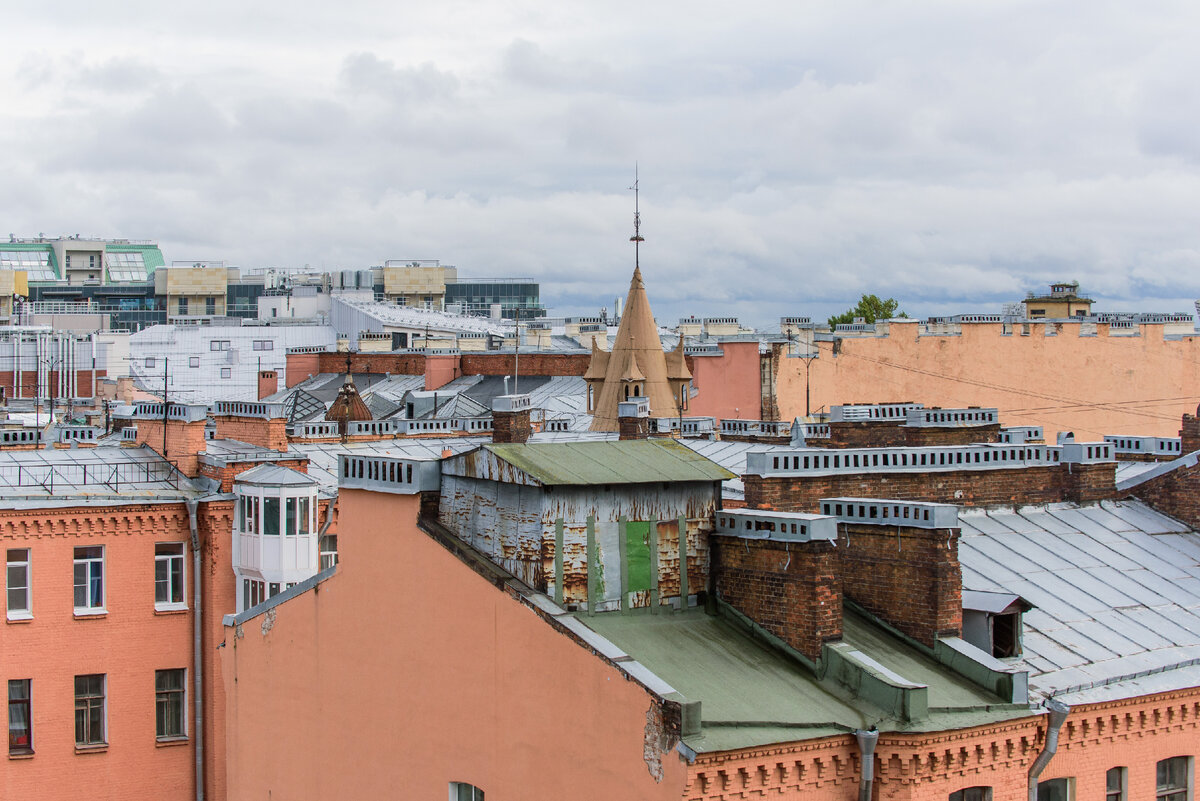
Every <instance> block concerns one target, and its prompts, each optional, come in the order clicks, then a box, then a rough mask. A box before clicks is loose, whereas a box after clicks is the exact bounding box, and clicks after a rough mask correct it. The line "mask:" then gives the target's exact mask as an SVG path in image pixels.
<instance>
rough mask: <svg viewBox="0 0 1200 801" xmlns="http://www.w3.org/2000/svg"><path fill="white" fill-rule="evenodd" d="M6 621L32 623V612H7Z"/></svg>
mask: <svg viewBox="0 0 1200 801" xmlns="http://www.w3.org/2000/svg"><path fill="white" fill-rule="evenodd" d="M8 622H9V623H32V622H33V613H32V612H9V613H8Z"/></svg>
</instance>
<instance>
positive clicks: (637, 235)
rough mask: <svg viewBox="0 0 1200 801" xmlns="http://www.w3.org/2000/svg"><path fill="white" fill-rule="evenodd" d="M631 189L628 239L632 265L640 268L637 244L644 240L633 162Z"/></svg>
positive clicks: (636, 175) (635, 163) (636, 171)
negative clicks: (630, 219) (631, 229)
mask: <svg viewBox="0 0 1200 801" xmlns="http://www.w3.org/2000/svg"><path fill="white" fill-rule="evenodd" d="M629 188H630V189H632V190H633V236H631V237H629V241H630V242H632V243H633V266H634V269H636V270H639V271H640V270H641V268H642V265H641V260H640V256H641V254H640V252H639V246H640V245H641V243H642V242H645V241H646V240H644V239H642V233H641V231H642V212H641V209H640V207H639V204H638V165H637V162H636V161H635V162H634V163H633V186H631V187H629Z"/></svg>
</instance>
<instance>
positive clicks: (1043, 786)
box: [1037, 779, 1075, 801]
mask: <svg viewBox="0 0 1200 801" xmlns="http://www.w3.org/2000/svg"><path fill="white" fill-rule="evenodd" d="M1073 785H1074V780H1073V779H1050V780H1049V781H1044V782H1038V786H1037V797H1038V801H1074V797H1075V794H1074V792H1073V791H1074V789H1075V788H1074V787H1073Z"/></svg>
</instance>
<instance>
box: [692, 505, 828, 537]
mask: <svg viewBox="0 0 1200 801" xmlns="http://www.w3.org/2000/svg"><path fill="white" fill-rule="evenodd" d="M837 523H838V521H837V518H835V517H830V516H828V515H814V514H807V513H804V512H776V511H771V510H764V509H721V510H719V511H718V512H717V513H716V528H715V529H714V531H713V533H714V534H725V535H727V536H731V537H741V538H743V539H748V540H775V541H777V542H810V541H812V540H825V541H828V542H833V541H834V540H836V539H837Z"/></svg>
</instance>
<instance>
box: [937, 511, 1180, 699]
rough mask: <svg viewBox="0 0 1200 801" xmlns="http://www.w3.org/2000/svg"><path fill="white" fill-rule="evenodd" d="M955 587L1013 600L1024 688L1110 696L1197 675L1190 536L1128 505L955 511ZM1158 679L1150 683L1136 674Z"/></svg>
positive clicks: (1176, 525)
mask: <svg viewBox="0 0 1200 801" xmlns="http://www.w3.org/2000/svg"><path fill="white" fill-rule="evenodd" d="M959 521H960V524H961V526H962V532H963V537H962V540H961V542H960V545H959V561H960V563H961V564H962V571H963V587H964V588H966V589H969V590H981V591H985V592H1002V593H1012V594H1017V595H1020V596H1021V597H1023V598H1025V599H1027V600H1028V601H1029V602H1030V603H1032V604H1034V605H1035V606H1036V607H1037V608H1036V609H1033V610H1030V611H1029V612H1027V613H1026V614H1025V616H1024V628H1025V630H1024V641H1023V647H1024V652H1023V654H1022V656H1021V658H1020V660H1018V661H1019V663H1023V664H1024V665H1025V666H1027V667H1028V668H1029V671H1030V678H1029V684H1030V689H1031V690H1034V691H1037V692H1041V693H1042V694H1044V695H1061V696H1064V698H1065V700H1067V702H1068V703H1071V702H1072V701H1073V702H1075V703H1079V702H1080V699H1081V698H1084V697H1086V698H1096V697H1105V698H1120V697H1130V696H1132V695H1137V694H1140V693H1143V692H1146V689H1145V688H1146V687H1147V686H1150V684H1153V686H1155V687H1157V688H1159V690H1165V689H1173V688H1174V687H1188V686H1194V685H1195V684H1196V683H1197V680H1198V678H1200V535H1198V534H1195V533H1193V532H1191V531H1189V529H1188V527H1187V526H1186V525H1184V524H1183V523H1180V522H1179V521H1176V520H1172V519H1171V518H1169V517H1166V516H1165V515H1162V514H1160V513H1158V512H1155V511H1154V510H1153V509H1151V508H1149V507H1148V506H1146V505H1145V504H1143V503H1141V502H1137V501H1120V502H1110V501H1105V502H1104V503H1101V504H1099V505H1092V506H1077V505H1073V504H1049V505H1046V506H1038V507H1025V508H1021V509H1018V510H1016V511H1013V510H980V509H964V510H962V511H961V512H960V517H959ZM1149 675H1153V676H1156V678H1155V679H1154V680H1153V681H1152V682H1150V683H1149V684H1148V683H1147V681H1146V677H1147V676H1149Z"/></svg>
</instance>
